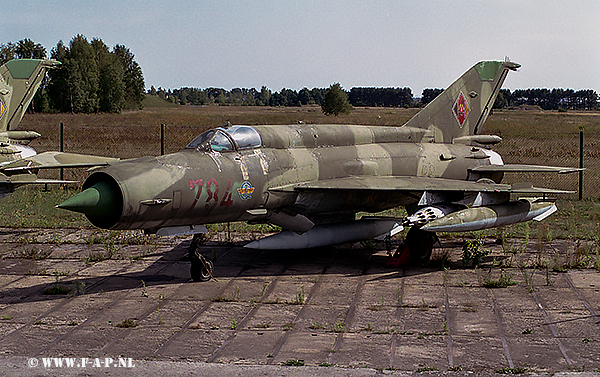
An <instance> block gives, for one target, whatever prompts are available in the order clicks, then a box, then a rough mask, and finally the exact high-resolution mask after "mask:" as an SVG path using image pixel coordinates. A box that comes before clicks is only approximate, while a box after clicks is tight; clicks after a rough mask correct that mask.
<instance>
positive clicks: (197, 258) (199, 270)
mask: <svg viewBox="0 0 600 377" xmlns="http://www.w3.org/2000/svg"><path fill="white" fill-rule="evenodd" d="M201 237H202V235H201V234H195V235H194V238H193V239H192V243H191V244H190V248H189V255H190V262H191V266H190V275H191V277H192V280H193V281H209V280H210V279H214V276H213V270H214V265H213V262H212V261H211V260H210V259H208V258H206V257H205V256H204V255H202V254H201V253H200V244H201V243H202V242H201V241H202V240H201Z"/></svg>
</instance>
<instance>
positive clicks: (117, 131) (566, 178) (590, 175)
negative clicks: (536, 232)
mask: <svg viewBox="0 0 600 377" xmlns="http://www.w3.org/2000/svg"><path fill="white" fill-rule="evenodd" d="M205 130H206V128H203V127H200V126H182V125H166V126H165V144H164V151H165V153H167V154H168V153H174V152H177V151H179V150H181V149H182V148H184V147H185V146H186V145H187V144H188V143H189V142H190V141H191V140H192V139H193V138H194V137H196V136H197V135H199V134H200V133H202V132H204V131H205ZM41 133H42V135H43V137H41V138H39V139H36V140H34V141H33V142H32V143H31V146H32V147H33V148H35V149H36V150H37V151H38V153H39V152H44V151H50V150H55V151H56V150H59V149H60V125H58V124H57V125H55V126H49V127H48V129H46V130H42V131H41ZM579 138H580V134H579V131H578V130H577V129H575V130H573V131H571V132H565V131H564V130H558V129H557V130H556V131H550V134H549V133H548V131H547V130H545V131H543V132H542V131H538V130H536V129H535V128H532V129H531V130H528V132H527V133H526V135H524V136H521V137H510V138H509V137H506V138H504V140H503V141H502V142H501V143H500V144H498V145H497V146H496V147H495V148H494V150H496V151H497V152H498V153H500V155H501V156H502V158H503V160H504V163H506V164H532V165H551V166H567V167H579V162H580V149H579V148H580V139H579ZM583 147H584V149H583V158H584V167H585V168H586V171H585V172H584V173H583V192H582V193H583V198H598V197H600V132H597V133H596V132H586V133H584V145H583ZM64 151H65V152H72V153H83V154H92V155H100V156H107V157H118V158H121V159H130V158H137V157H142V156H148V155H154V156H158V155H160V153H161V126H160V125H155V126H148V125H127V126H96V125H93V126H83V125H78V126H71V125H65V126H64ZM88 174H89V173H88V172H86V171H85V170H84V169H65V170H64V179H67V180H77V181H83V180H84V179H85V177H86V176H87V175H88ZM40 177H43V178H54V179H57V178H59V172H58V171H44V172H41V173H40ZM504 182H505V183H516V182H530V183H532V184H533V185H534V186H538V187H548V188H555V189H561V190H570V191H577V192H576V193H574V194H572V195H567V196H566V198H568V199H578V197H579V193H578V189H579V174H578V173H571V174H555V173H508V174H506V175H505V178H504Z"/></svg>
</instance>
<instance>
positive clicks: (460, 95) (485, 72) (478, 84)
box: [405, 61, 521, 143]
mask: <svg viewBox="0 0 600 377" xmlns="http://www.w3.org/2000/svg"><path fill="white" fill-rule="evenodd" d="M520 66H521V65H520V64H517V63H513V62H498V61H486V62H479V63H477V64H475V65H474V66H473V67H472V68H471V69H469V70H468V71H467V72H465V74H463V75H462V76H461V77H460V78H459V79H458V80H456V81H455V82H454V83H452V85H450V87H448V88H447V89H446V90H444V91H443V92H442V93H441V94H440V95H439V96H437V97H436V98H435V99H434V100H433V101H431V102H430V103H429V104H428V105H427V106H425V108H424V109H423V110H421V111H419V112H418V113H417V114H416V115H415V116H414V117H412V118H411V119H410V120H409V121H408V122H407V123H406V124H405V126H408V127H415V128H425V129H428V130H431V131H432V132H433V134H434V141H435V142H437V143H451V142H452V140H453V139H455V138H457V137H461V136H469V135H476V134H478V133H479V132H481V130H482V128H483V124H484V123H485V121H486V120H487V117H488V115H489V114H490V111H491V110H492V106H493V105H494V101H496V97H497V96H498V93H499V92H500V88H501V87H502V83H504V79H505V78H506V76H507V75H508V71H509V70H512V71H516V70H517V68H519V67H520Z"/></svg>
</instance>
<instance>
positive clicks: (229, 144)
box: [185, 126, 262, 152]
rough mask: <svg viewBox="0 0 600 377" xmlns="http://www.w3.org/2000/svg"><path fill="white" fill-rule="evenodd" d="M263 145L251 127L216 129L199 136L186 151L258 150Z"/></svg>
mask: <svg viewBox="0 0 600 377" xmlns="http://www.w3.org/2000/svg"><path fill="white" fill-rule="evenodd" d="M261 144H262V141H261V139H260V135H259V133H258V132H257V131H256V130H255V129H254V128H253V127H251V126H232V127H228V128H221V127H219V128H215V129H212V130H209V131H206V132H204V133H202V134H200V135H199V136H197V137H196V138H195V139H194V140H192V142H191V143H189V144H188V145H187V146H186V147H185V148H186V149H197V150H202V151H210V150H213V151H215V152H230V151H235V150H243V149H251V148H258V147H260V146H261Z"/></svg>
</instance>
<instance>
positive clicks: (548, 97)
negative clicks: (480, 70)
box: [495, 89, 599, 110]
mask: <svg viewBox="0 0 600 377" xmlns="http://www.w3.org/2000/svg"><path fill="white" fill-rule="evenodd" d="M522 105H532V106H539V107H541V108H542V109H544V110H594V109H598V107H599V106H598V93H596V92H595V91H594V90H591V89H585V90H578V91H575V90H573V89H517V90H515V91H514V92H511V91H510V90H509V89H501V90H500V93H499V94H498V98H497V99H496V104H495V107H496V108H505V107H518V106H522Z"/></svg>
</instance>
